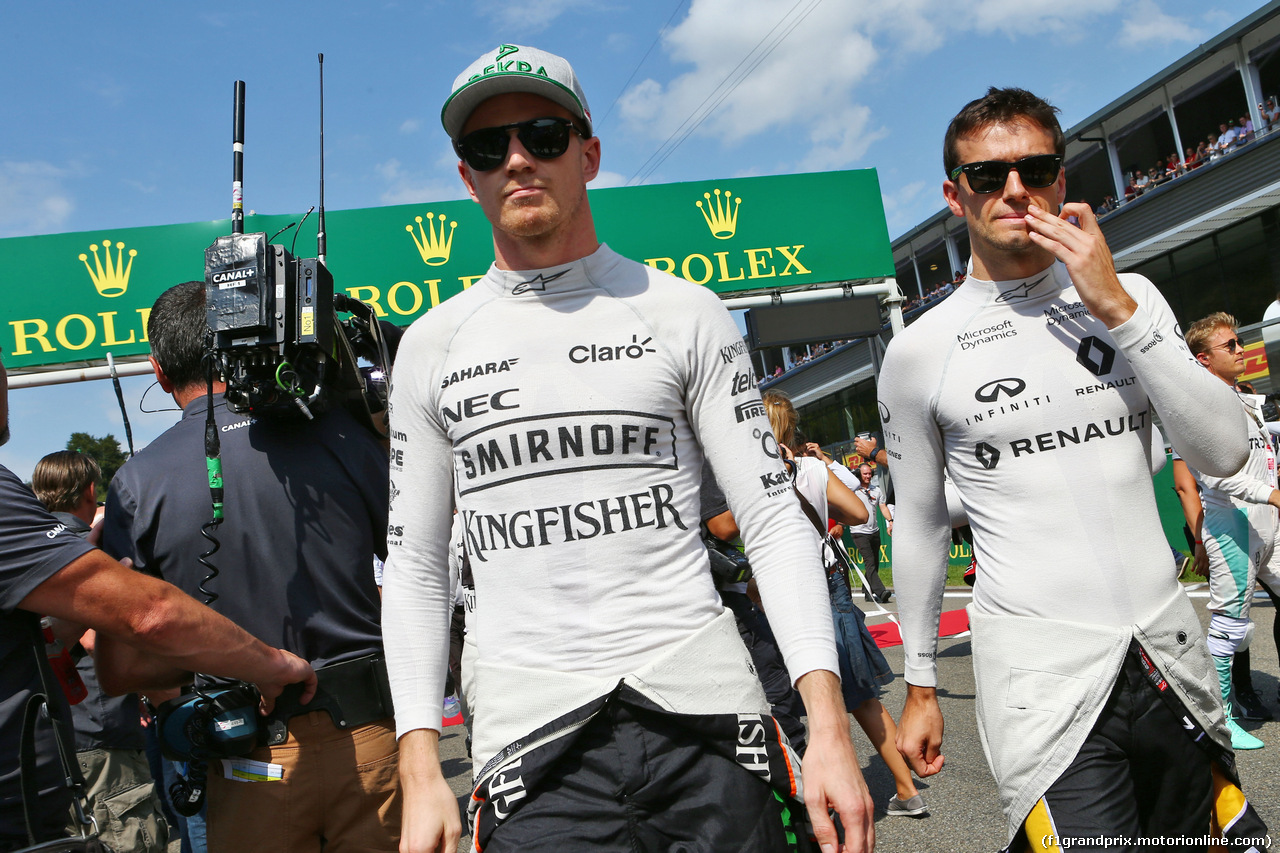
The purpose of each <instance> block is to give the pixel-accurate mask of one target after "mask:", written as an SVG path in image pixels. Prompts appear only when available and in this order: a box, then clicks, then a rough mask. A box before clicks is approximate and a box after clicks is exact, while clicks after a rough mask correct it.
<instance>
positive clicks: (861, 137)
mask: <svg viewBox="0 0 1280 853" xmlns="http://www.w3.org/2000/svg"><path fill="white" fill-rule="evenodd" d="M870 124H871V110H870V109H869V108H867V107H865V106H861V105H858V104H850V105H849V106H847V107H844V108H843V109H840V110H837V111H833V112H830V113H826V114H824V115H823V116H822V117H821V118H819V119H817V120H815V121H814V122H813V124H812V125H811V130H810V132H809V141H810V142H812V143H813V148H811V149H810V150H809V153H808V155H806V157H805V158H804V161H803V166H804V168H805V169H810V170H813V171H816V172H820V171H826V170H829V169H840V168H843V167H845V166H848V165H849V164H850V163H856V162H858V161H859V160H861V159H862V156H863V155H864V154H866V153H867V149H868V148H870V147H871V144H872V143H873V142H875V141H876V140H879V139H883V138H884V137H886V136H888V135H889V131H887V130H885V129H884V128H877V129H875V130H870V129H869V126H870Z"/></svg>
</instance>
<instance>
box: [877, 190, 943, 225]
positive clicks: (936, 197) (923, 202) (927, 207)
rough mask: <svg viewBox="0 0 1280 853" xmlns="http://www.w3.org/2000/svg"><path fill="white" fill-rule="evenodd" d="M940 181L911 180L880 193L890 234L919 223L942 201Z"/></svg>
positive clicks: (934, 210)
mask: <svg viewBox="0 0 1280 853" xmlns="http://www.w3.org/2000/svg"><path fill="white" fill-rule="evenodd" d="M941 185H942V182H941V181H932V182H931V181H911V182H910V183H908V184H904V185H902V186H900V187H897V188H895V189H891V190H886V191H884V192H882V193H881V195H880V199H881V201H882V202H883V204H884V218H885V221H886V222H887V223H888V225H889V233H890V235H891V236H893V235H896V234H898V233H899V232H902V231H905V230H907V229H908V228H910V227H912V226H913V225H916V224H917V223H919V222H920V221H921V220H922V219H923V218H924V217H926V216H928V215H930V214H931V213H934V212H936V211H937V209H938V208H939V207H940V206H941V203H942V190H941Z"/></svg>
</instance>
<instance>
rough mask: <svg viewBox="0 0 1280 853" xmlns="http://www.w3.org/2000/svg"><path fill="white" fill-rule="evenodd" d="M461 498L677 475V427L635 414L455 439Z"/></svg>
mask: <svg viewBox="0 0 1280 853" xmlns="http://www.w3.org/2000/svg"><path fill="white" fill-rule="evenodd" d="M453 461H454V470H455V473H456V476H457V483H458V493H459V494H460V495H466V494H469V493H471V492H478V491H481V490H482V489H490V488H493V487H494V486H501V485H503V484H506V483H513V482H516V481H518V480H527V479H529V478H531V477H550V476H554V475H556V474H565V473H569V472H578V471H596V470H603V469H607V468H666V469H669V470H673V471H674V470H677V469H678V468H679V462H678V460H677V458H676V436H675V422H674V421H673V420H672V419H671V418H668V417H663V416H661V415H650V414H646V413H644V412H631V411H598V412H563V413H556V414H547V415H535V416H531V417H524V418H513V419H511V420H505V421H501V422H499V423H495V424H490V425H486V426H484V427H482V428H481V429H478V430H476V431H474V432H471V433H468V434H466V435H463V436H459V437H457V438H455V439H454V445H453Z"/></svg>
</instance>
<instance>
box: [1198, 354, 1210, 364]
mask: <svg viewBox="0 0 1280 853" xmlns="http://www.w3.org/2000/svg"><path fill="white" fill-rule="evenodd" d="M1195 357H1196V361H1198V362H1200V363H1201V364H1203V365H1204V366H1205V367H1208V366H1209V353H1207V352H1198V353H1195Z"/></svg>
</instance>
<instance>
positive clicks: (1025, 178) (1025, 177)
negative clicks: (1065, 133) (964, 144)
mask: <svg viewBox="0 0 1280 853" xmlns="http://www.w3.org/2000/svg"><path fill="white" fill-rule="evenodd" d="M1015 169H1016V170H1017V172H1018V177H1019V178H1020V179H1021V180H1022V185H1023V186H1026V187H1032V188H1034V189H1038V190H1041V189H1044V188H1045V187H1051V186H1053V182H1054V181H1056V180H1058V172H1059V171H1060V170H1061V169H1062V158H1061V157H1059V156H1058V155H1057V154H1036V155H1035V156H1034V157H1023V158H1022V159H1021V160H1017V161H1015V162H1013V163H1006V162H1004V161H1002V160H982V161H979V162H977V163H965V164H964V165H963V166H956V167H955V168H954V169H952V170H951V174H950V175H949V177H950V178H951V180H953V181H958V180H959V179H960V173H961V172H963V173H964V174H965V175H968V176H969V189H970V190H972V191H973V192H975V193H979V194H981V195H985V194H987V193H993V192H996V191H998V190H1002V189H1004V185H1005V182H1006V181H1008V180H1009V173H1010V172H1012V171H1014V170H1015Z"/></svg>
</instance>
